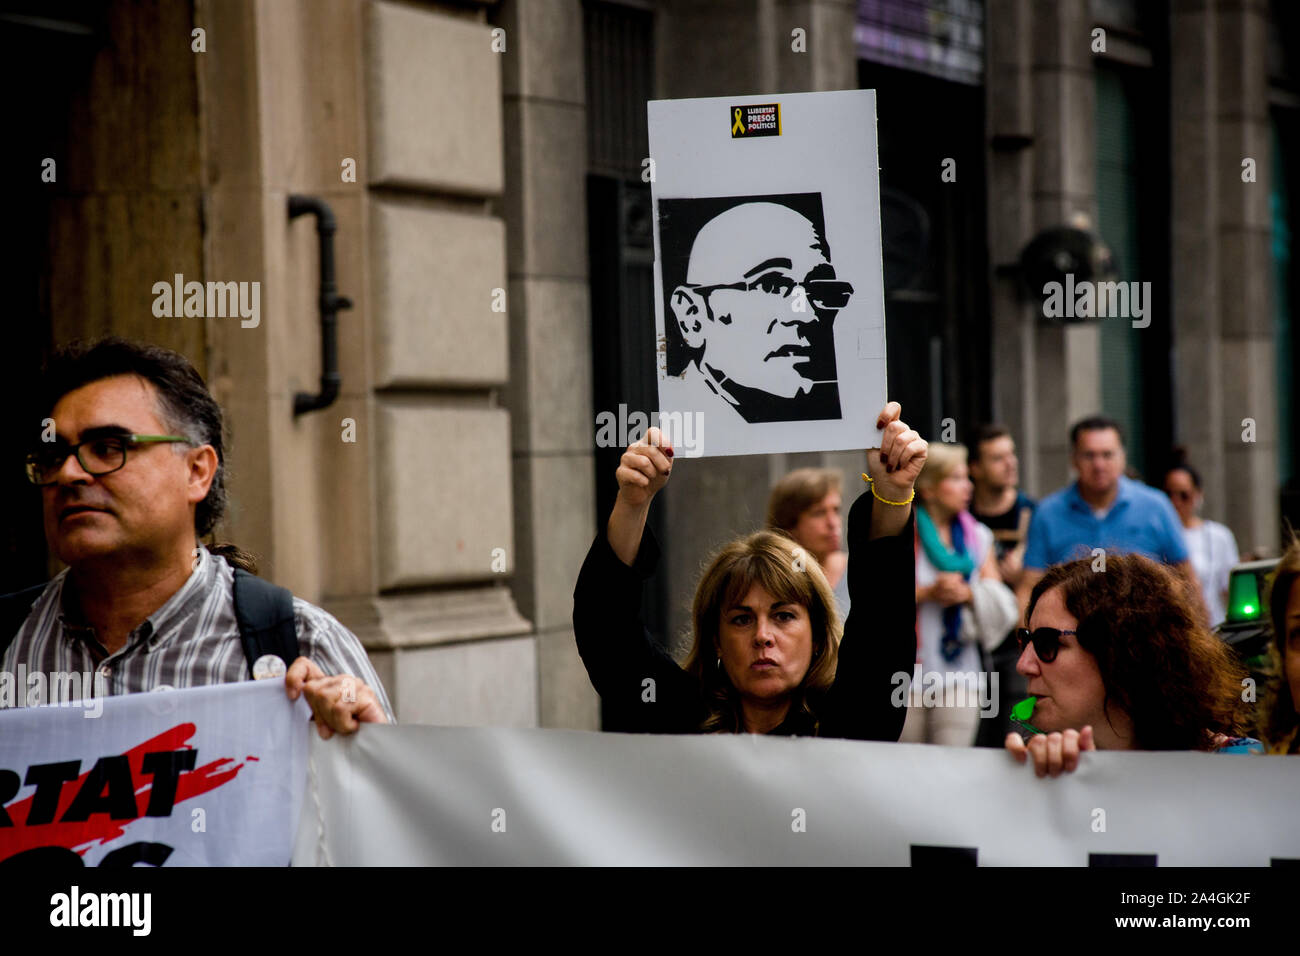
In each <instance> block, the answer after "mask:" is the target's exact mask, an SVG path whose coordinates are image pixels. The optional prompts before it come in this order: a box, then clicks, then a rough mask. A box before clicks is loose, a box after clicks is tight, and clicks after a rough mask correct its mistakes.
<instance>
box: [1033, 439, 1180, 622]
mask: <svg viewBox="0 0 1300 956" xmlns="http://www.w3.org/2000/svg"><path fill="white" fill-rule="evenodd" d="M1070 445H1071V447H1072V449H1073V454H1072V457H1071V461H1072V463H1073V465H1074V470H1075V472H1076V473H1077V474H1078V480H1077V481H1075V482H1074V483H1073V484H1070V485H1067V486H1066V487H1065V488H1062V489H1061V490H1060V491H1057V492H1055V493H1053V494H1050V495H1048V496H1047V497H1046V498H1044V499H1043V500H1042V501H1040V502H1039V504H1038V508H1037V510H1036V511H1035V512H1034V516H1033V520H1032V521H1031V522H1030V524H1029V538H1028V542H1027V544H1026V546H1025V559H1024V574H1023V576H1022V577H1021V579H1020V584H1019V586H1018V587H1017V589H1016V596H1017V597H1018V598H1019V600H1020V606H1021V608H1022V609H1023V608H1025V607H1027V606H1028V604H1029V595H1030V592H1032V591H1033V588H1034V585H1035V584H1037V583H1038V581H1039V579H1040V578H1042V576H1043V574H1044V572H1045V571H1046V570H1047V568H1049V567H1051V566H1052V565H1055V564H1061V563H1062V562H1065V561H1069V560H1072V559H1074V558H1078V557H1088V556H1090V555H1091V554H1092V552H1093V550H1094V549H1096V548H1101V549H1103V550H1105V551H1116V552H1120V553H1137V554H1142V555H1145V556H1146V557H1148V558H1151V559H1153V560H1155V561H1162V562H1164V563H1165V564H1170V565H1174V566H1175V567H1176V568H1177V569H1178V570H1179V571H1180V572H1181V573H1182V574H1183V575H1184V576H1186V577H1187V579H1188V580H1189V581H1191V582H1192V584H1193V586H1194V588H1195V589H1196V590H1198V591H1199V586H1197V585H1196V574H1195V572H1193V571H1192V568H1191V565H1190V564H1189V563H1188V560H1187V545H1186V544H1185V543H1184V541H1183V534H1182V529H1181V527H1180V525H1179V523H1178V516H1177V515H1176V514H1175V513H1174V509H1173V506H1172V505H1170V504H1169V499H1168V498H1166V497H1165V496H1164V495H1163V494H1161V493H1160V492H1159V491H1157V490H1155V489H1154V488H1148V487H1147V486H1146V485H1144V484H1142V482H1140V481H1134V480H1132V479H1131V478H1127V477H1125V475H1124V468H1125V466H1126V464H1127V459H1126V457H1125V454H1124V437H1123V433H1122V432H1121V430H1120V426H1119V424H1118V423H1117V422H1115V421H1112V420H1111V419H1109V418H1103V417H1101V416H1093V417H1090V418H1085V419H1083V420H1082V421H1080V422H1078V423H1076V424H1075V425H1074V427H1073V428H1071V429H1070ZM1101 567H1102V565H1100V564H1098V571H1099V573H1100V569H1101Z"/></svg>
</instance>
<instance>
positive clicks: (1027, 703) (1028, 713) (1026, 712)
mask: <svg viewBox="0 0 1300 956" xmlns="http://www.w3.org/2000/svg"><path fill="white" fill-rule="evenodd" d="M1037 703H1038V698H1037V697H1026V698H1025V699H1024V700H1022V701H1021V702H1020V703H1018V704H1016V705H1015V706H1014V707H1012V708H1011V719H1012V720H1014V721H1015V722H1016V723H1017V724H1019V725H1020V726H1022V727H1024V728H1025V729H1026V730H1029V731H1032V732H1033V733H1036V734H1041V733H1042V731H1041V730H1039V729H1038V728H1037V727H1035V726H1034V725H1033V724H1031V723H1030V722H1029V718H1030V717H1032V716H1033V715H1034V705H1035V704H1037Z"/></svg>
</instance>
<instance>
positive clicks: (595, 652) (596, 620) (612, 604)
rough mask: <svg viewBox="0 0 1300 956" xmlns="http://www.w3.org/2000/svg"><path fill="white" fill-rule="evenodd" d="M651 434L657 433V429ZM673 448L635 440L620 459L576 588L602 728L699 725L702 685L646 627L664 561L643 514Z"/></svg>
mask: <svg viewBox="0 0 1300 956" xmlns="http://www.w3.org/2000/svg"><path fill="white" fill-rule="evenodd" d="M646 437H647V439H648V440H649V441H650V442H651V443H657V442H658V441H660V436H659V430H658V429H656V428H652V429H650V432H649V434H647V436H646ZM671 456H672V450H671V448H667V447H662V448H661V447H658V446H657V444H646V443H642V442H637V443H635V444H633V445H631V446H629V448H628V449H627V451H626V452H625V453H624V454H623V457H622V459H621V461H620V463H619V467H618V472H617V477H618V483H619V491H618V498H617V500H616V501H615V504H614V509H613V511H612V512H611V514H610V517H609V522H608V523H607V524H606V527H605V529H604V530H603V531H600V532H597V534H596V540H595V541H594V542H593V543H592V545H591V549H590V550H589V551H588V552H587V558H586V560H585V561H584V562H583V564H582V570H581V571H580V572H579V573H578V582H577V585H576V586H575V588H574V592H573V631H574V635H575V637H576V639H577V643H578V653H579V655H580V656H581V657H582V662H583V664H584V665H585V666H586V668H587V674H588V676H589V677H590V678H591V683H592V686H593V687H594V688H595V689H596V692H597V693H598V694H600V697H601V701H602V703H603V704H604V705H605V717H606V720H605V729H606V730H620V731H627V732H642V733H644V732H651V733H671V732H677V733H688V732H690V731H692V730H694V729H697V726H698V714H697V706H698V703H699V695H698V688H697V687H696V684H695V681H694V679H693V678H692V677H691V676H690V675H689V674H687V673H686V672H685V671H683V670H682V669H681V668H680V667H678V666H677V664H676V663H675V662H674V661H673V660H672V658H670V657H669V656H668V655H667V654H666V653H664V651H663V650H661V649H660V648H659V646H658V645H657V644H656V643H655V641H654V640H653V639H652V638H651V637H650V635H649V634H648V633H647V632H646V629H645V626H644V624H643V623H642V619H641V592H642V587H643V585H644V583H645V580H646V579H647V578H648V577H649V576H650V575H651V574H652V573H653V572H654V569H655V566H656V565H657V564H658V561H659V547H658V544H657V543H656V541H655V540H654V535H653V534H651V533H650V532H648V531H646V528H645V523H646V516H647V514H648V513H649V509H650V502H651V500H652V499H653V497H654V495H655V493H657V492H658V491H659V489H661V488H662V487H663V486H664V485H665V484H666V483H667V481H668V476H669V474H670V473H671V471H672V457H671Z"/></svg>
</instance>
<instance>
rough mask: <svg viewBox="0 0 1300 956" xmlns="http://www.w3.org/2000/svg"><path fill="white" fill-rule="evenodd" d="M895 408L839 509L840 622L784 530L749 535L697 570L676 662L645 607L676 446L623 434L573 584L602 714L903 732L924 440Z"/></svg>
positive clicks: (734, 727)
mask: <svg viewBox="0 0 1300 956" xmlns="http://www.w3.org/2000/svg"><path fill="white" fill-rule="evenodd" d="M899 414H900V409H899V406H898V404H897V403H894V402H891V403H890V404H889V405H887V406H885V408H884V409H883V410H882V411H881V413H880V417H879V427H881V428H882V429H883V435H882V438H881V443H880V444H881V447H880V450H879V451H874V450H873V451H869V452H868V454H867V460H868V468H869V469H870V472H871V476H870V477H871V479H872V484H871V487H872V494H865V495H862V496H861V497H859V499H858V501H857V502H856V503H855V504H854V506H853V511H852V513H851V514H850V515H849V523H848V529H849V538H850V543H851V544H852V545H853V547H854V550H853V552H852V554H853V555H854V561H853V562H851V563H850V565H849V569H848V574H849V588H850V590H851V592H852V593H853V597H854V601H855V602H856V603H857V604H858V606H859V608H860V609H865V611H864V610H859V612H857V613H855V614H852V615H850V617H849V619H848V621H847V622H846V623H845V624H844V625H843V629H841V625H840V622H839V618H838V615H837V613H836V611H835V604H834V600H833V598H832V596H831V593H830V587H829V586H828V585H827V583H826V577H825V575H824V574H823V573H822V570H821V567H820V566H819V565H818V564H817V561H816V559H815V558H813V557H812V556H811V555H810V554H808V553H806V552H804V551H802V550H800V549H798V548H797V545H795V543H794V542H793V541H791V540H790V539H788V538H786V537H784V536H783V535H780V534H776V533H773V532H767V531H764V532H759V533H757V534H753V535H749V536H748V537H746V538H742V539H740V540H738V541H733V542H732V543H731V544H729V545H727V546H726V547H724V548H723V549H722V550H721V551H720V552H719V553H718V554H717V555H715V556H714V557H713V559H712V560H711V561H710V562H709V565H708V567H707V568H706V569H705V571H704V574H703V575H702V576H701V578H700V581H699V585H698V586H697V588H696V593H695V601H694V611H693V615H692V619H693V630H694V635H693V637H694V640H693V644H692V648H691V651H690V654H689V656H688V658H687V661H686V664H685V666H684V667H682V666H679V665H678V664H677V663H676V662H675V661H674V660H673V659H672V658H670V657H669V656H668V655H667V654H666V653H664V651H663V650H662V649H661V648H660V647H659V645H658V644H657V643H656V642H655V641H653V640H652V639H651V638H650V636H649V635H648V634H647V633H646V631H645V628H644V627H643V625H642V623H641V613H640V609H641V591H642V583H643V581H644V580H645V578H646V577H648V576H649V575H650V574H651V573H652V572H653V570H654V567H655V565H656V564H657V563H658V556H659V551H658V545H657V544H656V542H655V540H654V535H653V534H651V533H650V532H649V531H647V530H646V528H645V522H646V516H647V514H648V513H649V508H650V502H651V500H652V499H653V497H654V495H655V494H656V493H657V492H658V491H660V490H661V489H662V488H663V487H664V485H665V484H666V483H667V481H668V478H669V476H670V474H671V472H672V468H673V460H672V455H673V453H672V448H671V447H668V446H665V445H664V444H663V443H662V436H661V435H660V434H659V431H658V429H655V428H652V429H650V432H649V433H648V435H647V436H646V437H647V441H646V442H636V443H634V444H632V445H631V446H629V447H628V449H627V451H626V452H625V453H624V455H623V458H622V461H621V463H620V465H619V468H618V472H617V477H618V483H619V491H618V498H617V499H616V501H615V503H614V509H613V512H612V513H611V514H610V518H609V522H608V524H607V526H606V527H605V529H604V531H603V532H602V533H600V534H598V535H597V536H596V540H595V541H594V542H593V543H592V546H591V550H590V551H589V552H588V554H587V559H586V561H585V562H584V563H583V566H582V570H581V572H579V575H578V583H577V587H576V588H575V590H574V594H573V628H574V633H575V635H576V637H577V642H578V652H579V653H580V654H581V655H582V660H583V663H584V664H585V665H586V667H587V673H588V675H589V676H590V677H591V682H592V684H593V686H595V688H596V690H597V692H598V693H599V694H600V696H601V701H602V704H603V705H604V713H605V729H607V730H623V731H634V732H642V733H683V734H689V733H707V732H722V733H759V734H766V733H771V734H785V735H799V736H823V737H849V738H855V739H864V740H897V739H898V733H899V730H901V728H902V725H903V718H904V715H905V711H904V709H903V708H901V707H896V706H894V704H893V702H892V701H891V697H892V689H893V687H894V686H895V683H896V682H895V680H894V677H895V675H897V674H898V673H900V672H901V673H907V672H908V669H909V668H910V667H911V661H912V657H913V653H914V650H915V646H916V639H915V632H914V630H913V621H914V619H915V615H916V606H915V604H914V603H913V601H912V595H913V572H914V560H913V555H912V520H911V515H912V507H911V500H912V487H913V483H914V482H915V480H916V476H917V475H918V474H919V473H920V471H921V467H922V466H923V465H924V463H925V456H926V448H927V445H926V443H925V441H924V440H923V439H922V438H921V437H920V436H919V435H917V434H916V432H914V431H912V430H911V429H909V428H908V427H907V425H906V424H905V423H903V422H902V421H900V420H899ZM868 612H869V613H868Z"/></svg>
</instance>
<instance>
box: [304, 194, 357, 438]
mask: <svg viewBox="0 0 1300 956" xmlns="http://www.w3.org/2000/svg"><path fill="white" fill-rule="evenodd" d="M308 213H309V214H311V215H313V216H315V217H316V234H317V236H319V238H320V357H321V366H320V368H321V372H320V392H318V393H317V394H315V395H313V394H312V393H311V392H298V393H297V394H296V395H294V397H293V414H294V417H295V418H296V417H298V416H299V415H302V414H305V413H306V412H311V411H315V410H316V409H318V408H328V407H329V406H330V405H332V404H334V400H335V399H336V398H338V396H339V386H340V385H342V377H341V376H340V375H339V347H338V313H339V310H340V309H350V308H352V300H351V299H349V298H347V297H346V296H341V295H339V294H338V286H337V285H336V284H335V281H334V233H335V232H336V231H337V230H338V223H337V222H336V221H335V219H334V212H333V211H332V210H331V209H330V207H329V205H328V204H327V203H326V202H325V201H324V200H323V199H317V198H316V197H314V196H290V197H289V219H290V221H292V220H294V219H296V218H297V217H299V216H301V215H304V214H308Z"/></svg>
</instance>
